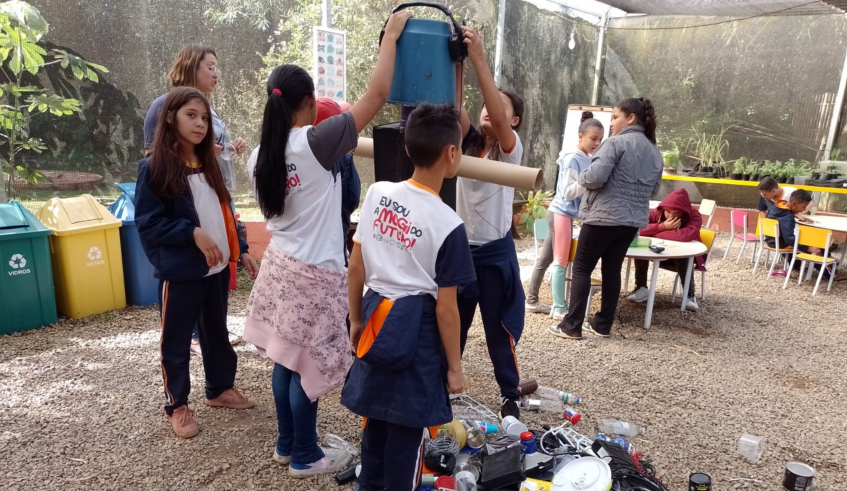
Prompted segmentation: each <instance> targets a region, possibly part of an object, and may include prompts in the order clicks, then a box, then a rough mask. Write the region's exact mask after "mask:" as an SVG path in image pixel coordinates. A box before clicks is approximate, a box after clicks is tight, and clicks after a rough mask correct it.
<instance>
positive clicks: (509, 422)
mask: <svg viewBox="0 0 847 491" xmlns="http://www.w3.org/2000/svg"><path fill="white" fill-rule="evenodd" d="M501 426H502V428H503V431H505V432H506V434H507V435H512V436H516V437H518V438H520V436H521V433H523V432H525V431H527V427H526V425H525V424H523V423H521V422H520V421H519V420H518V418H516V417H514V416H506V417H505V418H503V424H502V425H501Z"/></svg>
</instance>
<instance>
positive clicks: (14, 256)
mask: <svg viewBox="0 0 847 491" xmlns="http://www.w3.org/2000/svg"><path fill="white" fill-rule="evenodd" d="M49 236H50V230H48V229H47V227H45V226H44V225H42V224H41V222H39V221H38V219H37V218H35V215H33V214H32V213H31V212H30V211H29V210H27V209H26V208H24V207H23V205H22V204H20V203H19V202H17V201H11V202H9V203H5V204H0V271H2V275H1V276H0V334H11V333H13V332H18V331H25V330H27V329H35V328H36V327H42V326H46V325H48V324H54V323H56V320H57V317H56V296H55V294H54V293H53V268H52V265H51V264H50V244H49V242H48V241H49V238H48V237H49Z"/></svg>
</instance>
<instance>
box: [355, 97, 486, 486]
mask: <svg viewBox="0 0 847 491" xmlns="http://www.w3.org/2000/svg"><path fill="white" fill-rule="evenodd" d="M405 140H406V150H407V152H408V154H409V158H410V159H411V161H412V163H413V164H414V165H415V172H414V174H413V175H412V178H411V179H409V180H408V181H404V182H400V183H391V182H377V183H375V184H374V185H372V186H371V187H370V188H369V189H368V194H367V196H366V197H365V201H364V204H363V205H362V215H361V220H360V222H359V226H358V229H357V230H356V235H355V236H354V238H353V240H354V242H355V245H354V246H353V252H352V254H351V256H350V267H349V269H348V285H349V302H350V344H351V348H352V349H353V350H354V351H355V352H356V355H357V356H356V359H355V360H354V362H353V367H352V368H351V369H350V373H349V375H348V378H347V382H346V383H345V385H344V389H343V390H342V392H341V404H342V405H344V406H345V407H347V408H348V409H350V410H351V411H352V412H354V413H355V414H358V415H359V416H363V417H364V418H365V426H364V434H363V437H362V472H361V474H360V475H359V490H360V491H372V490H385V489H390V490H392V491H413V490H415V489H418V487H419V486H420V474H421V466H422V465H423V462H422V459H421V456H422V455H423V446H424V441H425V436H426V432H427V431H428V430H429V431H432V428H433V427H434V428H436V429H437V427H438V426H440V425H442V424H445V423H448V422H450V421H451V420H452V419H453V415H452V410H451V407H450V402H449V398H448V394H447V393H448V391H449V392H450V393H459V392H462V390H464V386H465V381H464V376H463V375H462V356H461V349H460V325H459V308H458V304H457V301H456V296H457V287H459V286H461V285H464V284H467V283H470V282H472V281H474V280H475V274H474V269H473V260H472V258H471V251H470V246H469V245H468V238H467V233H466V232H465V226H464V224H463V223H462V220H461V219H460V218H459V216H458V215H457V214H456V213H455V212H454V211H453V210H451V209H450V207H448V206H447V205H445V204H444V203H442V201H441V198H439V196H438V192H439V191H440V190H441V185H442V182H443V180H444V179H445V178H449V177H453V176H454V175H455V174H456V169H457V168H458V164H459V160H460V159H461V140H462V137H461V131H460V126H459V112H458V111H457V109H456V108H455V107H454V106H452V105H442V106H434V105H431V104H423V105H421V106H419V107H418V108H417V109H415V111H414V112H412V114H411V115H410V116H409V119H408V122H407V124H406V131H405ZM365 286H367V287H368V292H367V293H366V294H365V295H364V298H363V297H362V291H363V290H364V287H365ZM433 436H434V435H433Z"/></svg>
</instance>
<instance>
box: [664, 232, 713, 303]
mask: <svg viewBox="0 0 847 491" xmlns="http://www.w3.org/2000/svg"><path fill="white" fill-rule="evenodd" d="M715 235H717V234H716V233H715V231H714V230H708V229H705V228H703V229H700V242H702V243H703V244H705V245H706V261H705V262H704V263H703V266H704V267H705V266H706V265H707V264H709V258H711V257H712V245H713V244H714V243H715ZM696 261H697V259H696V258H695V263H694V267H696V266H697V262H696ZM677 286H679V291H680V292H682V288H683V287H684V286H685V285H683V284H682V279H681V278H680V277H679V275H676V281H674V283H673V293H672V294H671V303H675V302H676V287H677ZM700 300H706V271H700Z"/></svg>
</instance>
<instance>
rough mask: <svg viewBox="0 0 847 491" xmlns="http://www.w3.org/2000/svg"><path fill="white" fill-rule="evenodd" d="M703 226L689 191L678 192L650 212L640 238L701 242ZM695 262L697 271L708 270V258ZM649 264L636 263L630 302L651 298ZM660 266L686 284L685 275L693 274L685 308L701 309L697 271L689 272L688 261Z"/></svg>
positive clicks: (667, 262) (643, 262) (679, 260)
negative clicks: (697, 291) (695, 281)
mask: <svg viewBox="0 0 847 491" xmlns="http://www.w3.org/2000/svg"><path fill="white" fill-rule="evenodd" d="M702 224H703V217H702V216H700V212H699V211H697V210H695V209H694V208H693V207H692V206H691V200H690V199H689V198H688V192H687V191H686V190H684V189H677V190H676V191H673V192H671V193H670V194H669V195H667V197H665V199H664V200H662V202H661V203H660V204H659V206H658V207H657V208H656V209H655V210H650V224H649V225H647V228H643V229H641V231H640V232H639V235H640V236H641V237H655V238H657V239H667V240H675V241H677V242H691V241H692V240H700V226H701V225H702ZM694 260H695V264H696V266H695V269H697V270H699V271H705V268H704V266H703V265H704V264H705V262H706V257H705V255H702V256H697V257H696V258H694ZM648 263H649V261H646V260H644V259H636V260H635V291H633V292H632V295H630V296H629V297H627V300H629V301H630V302H637V303H644V302H646V301H647V299H648V298H649V297H650V291H649V290H648V289H647V266H648ZM661 267H662V268H664V269H668V270H671V271H676V272H677V273H679V278H680V280H681V281H682V284H683V285H684V284H685V275H686V273H688V274H690V275H691V282H690V283H689V284H688V302H687V303H686V307H685V308H686V310H692V311H696V310H699V309H700V306H699V305H697V299H696V298H695V296H694V271H690V272H689V271H688V259H687V258H684V259H671V260H668V261H662V262H661Z"/></svg>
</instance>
